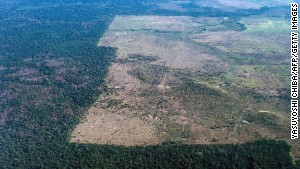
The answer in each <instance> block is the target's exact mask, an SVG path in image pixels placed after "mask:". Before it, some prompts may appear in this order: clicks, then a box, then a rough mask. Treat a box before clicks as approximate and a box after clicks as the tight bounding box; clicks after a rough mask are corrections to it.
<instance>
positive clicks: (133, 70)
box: [71, 16, 299, 152]
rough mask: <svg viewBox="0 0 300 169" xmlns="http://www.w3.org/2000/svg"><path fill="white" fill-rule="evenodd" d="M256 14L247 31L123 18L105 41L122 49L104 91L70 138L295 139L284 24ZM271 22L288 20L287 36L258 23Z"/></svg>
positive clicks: (220, 22)
mask: <svg viewBox="0 0 300 169" xmlns="http://www.w3.org/2000/svg"><path fill="white" fill-rule="evenodd" d="M254 19H255V18H244V20H242V21H241V22H243V23H244V26H245V28H242V24H241V23H240V22H237V21H231V20H229V19H228V18H207V17H198V18H197V17H187V16H117V17H116V18H115V19H114V21H113V22H112V24H111V25H110V27H109V29H108V31H107V32H106V33H105V35H104V36H103V37H102V38H101V39H100V41H99V44H98V45H99V46H111V47H116V48H117V49H118V57H117V58H116V59H115V61H114V62H113V63H112V65H111V66H110V70H109V74H108V77H107V78H106V82H107V92H106V93H105V94H102V95H101V96H100V97H99V100H98V101H97V102H96V103H95V104H94V106H92V107H91V108H90V110H89V111H88V112H87V115H86V117H85V118H84V120H83V121H82V123H81V124H79V125H78V126H77V127H76V129H75V131H74V132H73V134H72V138H71V141H73V142H77V141H78V142H84V143H98V144H117V145H125V146H133V145H151V144H158V143H161V142H163V141H176V142H182V143H188V144H199V143H201V144H202V143H205V144H215V143H238V142H245V141H250V140H254V139H257V138H262V137H267V138H282V139H283V138H288V133H289V128H288V127H289V126H288V125H287V124H289V123H288V122H289V118H288V114H287V112H288V108H286V106H285V105H286V104H288V101H287V100H286V99H285V98H286V97H288V92H287V90H286V89H287V88H288V84H287V83H286V82H287V81H288V65H287V64H288V61H287V57H288V55H286V54H287V53H288V51H286V49H287V48H285V47H284V46H282V45H288V39H284V38H282V37H283V36H282V34H283V33H284V32H285V28H286V24H287V23H280V24H278V22H277V21H274V19H273V18H268V19H269V20H270V22H271V23H270V22H266V20H263V19H261V20H259V21H261V22H260V23H258V22H255V23H254V22H251V20H254ZM266 23H268V24H269V25H270V24H271V25H272V24H277V26H278V25H281V26H279V27H280V29H279V30H280V31H281V32H279V33H278V32H277V33H276V36H271V35H270V34H268V33H266V32H265V30H264V29H265V26H261V27H260V28H257V29H252V28H254V27H255V26H253V25H252V24H256V25H266ZM276 39H281V41H279V42H278V41H276ZM267 64H268V66H267ZM293 145H294V150H295V152H296V149H299V147H298V146H296V143H295V144H293Z"/></svg>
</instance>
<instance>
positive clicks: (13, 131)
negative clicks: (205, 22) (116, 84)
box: [0, 0, 294, 169]
mask: <svg viewBox="0 0 300 169" xmlns="http://www.w3.org/2000/svg"><path fill="white" fill-rule="evenodd" d="M0 2H2V1H0ZM46 2H47V1H46V0H43V1H40V0H39V1H37V0H34V1H22V2H20V3H17V2H15V1H13V2H11V3H10V5H8V6H5V5H3V6H4V7H2V6H1V5H2V4H1V5H0V9H1V10H0V14H1V15H0V19H1V22H0V30H1V31H0V68H1V70H0V110H1V111H0V168H3V169H14V168H18V169H23V168H24V169H28V168H255V167H256V166H259V167H260V168H288V167H290V168H291V167H294V163H293V161H292V157H291V156H290V151H291V148H290V146H289V145H288V144H287V143H286V142H285V141H275V140H259V141H256V142H251V143H246V144H236V145H210V146H208V145H180V144H164V145H158V146H149V147H131V148H125V147H121V146H111V145H93V144H90V145H83V144H74V143H69V136H70V132H71V131H72V130H73V128H74V127H75V125H77V124H78V123H79V121H80V119H81V117H82V116H83V113H84V112H85V110H86V109H87V108H88V107H89V106H90V105H91V104H92V103H93V102H94V101H95V100H96V98H97V97H98V95H99V93H100V92H104V91H105V90H106V89H105V84H104V80H103V79H104V78H105V76H106V73H107V68H108V66H109V63H110V61H111V60H112V59H113V58H114V57H115V49H113V48H108V47H97V46H96V43H97V41H98V40H99V37H101V36H102V35H103V33H104V32H105V30H106V29H107V27H108V25H109V23H110V21H111V20H112V19H113V16H114V15H115V14H139V13H144V14H145V13H147V12H148V11H150V12H149V13H151V12H153V11H155V10H157V9H156V8H155V7H153V6H151V5H149V6H148V7H145V6H142V5H141V3H142V2H140V1H138V2H136V1H118V3H116V2H115V1H105V2H103V3H95V2H93V1H92V0H90V1H88V2H93V3H91V4H90V3H86V1H85V3H83V4H81V3H79V2H80V1H71V0H70V1H68V2H65V3H61V1H58V0H56V1H51V2H52V3H54V2H55V5H50V6H49V5H47V4H45V3H46ZM70 2H72V3H71V4H69V3H70ZM73 2H74V3H73ZM75 2H76V3H75ZM77 2H78V3H77ZM39 3H42V4H39ZM43 3H44V4H43ZM105 3H106V5H107V6H105V5H104V7H102V5H103V4H105ZM4 4H5V3H4ZM211 11H212V9H210V8H203V11H202V12H199V13H191V15H195V16H199V15H201V14H202V15H204V14H205V13H206V14H207V15H208V13H210V12H211ZM156 12H157V13H158V14H165V15H168V14H172V13H168V12H165V11H160V10H157V11H156ZM255 12H256V11H252V13H255ZM241 13H243V12H241ZM111 14H113V15H111ZM243 14H244V15H250V14H251V11H248V12H247V11H244V13H243ZM211 15H217V14H215V13H214V12H213V14H211ZM218 15H220V16H223V15H225V16H235V13H226V12H222V11H220V13H219V14H218ZM234 26H236V27H237V28H239V27H238V26H241V25H236V24H234ZM239 29H240V28H239ZM142 59H143V60H147V61H149V59H150V60H151V61H154V58H148V57H146V58H142ZM189 85H193V86H195V90H199V92H207V93H209V94H212V95H213V96H212V99H214V98H217V97H220V96H219V95H220V93H219V92H218V91H216V90H214V89H209V88H208V89H207V88H204V87H203V85H202V86H201V84H200V85H198V84H197V85H196V84H195V83H192V82H191V83H190V84H189ZM182 89H183V90H187V89H185V88H184V87H183V88H182ZM187 92H193V93H194V92H196V91H194V89H193V91H187ZM186 99H188V98H186ZM222 101H224V102H225V101H226V99H223V100H222ZM111 104H112V105H114V104H116V101H112V102H111ZM231 106H232V105H231ZM187 134H188V133H182V135H183V136H186V135H187Z"/></svg>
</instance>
